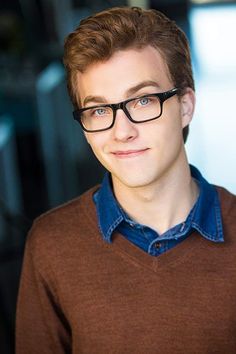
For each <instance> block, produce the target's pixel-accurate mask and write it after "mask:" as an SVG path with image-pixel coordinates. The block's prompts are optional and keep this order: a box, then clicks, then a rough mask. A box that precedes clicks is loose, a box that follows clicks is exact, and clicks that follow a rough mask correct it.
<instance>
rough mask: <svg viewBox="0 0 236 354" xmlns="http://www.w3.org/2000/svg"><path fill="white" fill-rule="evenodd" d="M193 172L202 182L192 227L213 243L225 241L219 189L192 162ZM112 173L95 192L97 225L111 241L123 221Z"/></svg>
mask: <svg viewBox="0 0 236 354" xmlns="http://www.w3.org/2000/svg"><path fill="white" fill-rule="evenodd" d="M190 169H191V175H192V177H193V178H194V179H195V180H196V181H197V183H198V185H199V196H198V200H197V202H196V205H195V208H194V209H195V212H194V214H193V217H192V222H191V226H192V228H194V229H196V230H197V231H198V232H199V233H200V234H201V235H202V236H203V237H205V238H206V239H208V240H210V241H214V242H223V241H224V237H223V228H222V218H221V210H220V201H219V197H218V193H217V190H216V188H215V187H214V186H213V185H211V184H210V183H208V182H207V181H206V180H205V179H204V178H203V176H202V175H201V173H200V172H199V171H198V169H197V168H196V167H194V166H192V165H190ZM111 185H112V183H111V179H110V174H109V173H108V172H107V173H106V174H105V176H104V179H103V182H102V185H101V187H100V189H99V190H98V191H97V192H96V193H95V194H94V202H95V205H96V210H97V215H98V224H99V228H100V230H101V233H102V236H103V238H104V239H105V240H106V241H107V242H111V241H112V233H113V231H114V230H115V229H116V228H117V226H118V225H119V224H120V223H121V222H122V221H123V220H124V218H125V213H124V212H122V210H121V207H120V205H119V204H118V202H117V200H116V199H115V196H114V194H113V190H112V187H111Z"/></svg>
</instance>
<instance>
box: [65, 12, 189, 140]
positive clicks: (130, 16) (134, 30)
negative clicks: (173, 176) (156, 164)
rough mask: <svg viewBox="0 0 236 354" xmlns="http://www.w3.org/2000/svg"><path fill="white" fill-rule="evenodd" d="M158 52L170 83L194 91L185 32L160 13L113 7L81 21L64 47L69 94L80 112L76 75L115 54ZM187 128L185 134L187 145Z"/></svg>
mask: <svg viewBox="0 0 236 354" xmlns="http://www.w3.org/2000/svg"><path fill="white" fill-rule="evenodd" d="M147 45H151V46H152V47H154V48H156V49H158V51H159V52H160V54H161V55H162V56H163V58H164V60H165V62H166V64H167V67H168V70H169V75H170V79H171V80H172V81H173V84H174V86H175V87H178V88H180V89H182V90H181V92H182V94H183V92H184V89H185V88H186V87H190V88H192V89H193V90H194V80H193V74H192V66H191V57H190V50H189V44H188V40H187V38H186V35H185V34H184V32H183V31H182V30H181V29H180V28H179V27H178V26H177V25H176V24H175V22H173V21H171V20H170V19H168V18H167V17H166V16H165V15H163V14H162V13H161V12H159V11H157V10H144V9H141V8H138V7H119V8H118V7H114V8H111V9H108V10H105V11H102V12H99V13H97V14H95V15H94V16H90V17H88V18H86V19H84V20H82V21H81V23H80V25H79V27H78V28H77V29H76V30H75V31H74V32H72V33H70V34H69V35H68V37H67V38H66V40H65V46H64V49H65V51H64V65H65V68H66V70H67V85H68V91H69V94H70V97H71V100H72V103H73V105H74V107H75V108H78V102H79V98H78V89H77V80H76V74H77V72H78V71H80V72H84V71H85V70H86V69H87V68H88V66H89V65H91V64H94V63H96V62H101V61H106V60H108V59H109V58H110V57H111V56H112V55H113V54H114V53H115V52H116V51H118V50H124V49H128V48H143V47H145V46H147ZM187 135H188V127H185V128H184V130H183V137H184V141H186V138H187Z"/></svg>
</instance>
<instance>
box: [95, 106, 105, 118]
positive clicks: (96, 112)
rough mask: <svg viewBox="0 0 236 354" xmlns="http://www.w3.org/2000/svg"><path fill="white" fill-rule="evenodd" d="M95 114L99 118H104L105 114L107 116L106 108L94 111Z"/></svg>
mask: <svg viewBox="0 0 236 354" xmlns="http://www.w3.org/2000/svg"><path fill="white" fill-rule="evenodd" d="M94 114H96V115H98V116H102V115H103V114H106V109H105V108H98V109H96V110H95V111H94Z"/></svg>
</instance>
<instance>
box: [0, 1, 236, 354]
mask: <svg viewBox="0 0 236 354" xmlns="http://www.w3.org/2000/svg"><path fill="white" fill-rule="evenodd" d="M120 5H129V6H142V7H145V8H149V7H151V8H156V9H158V10H161V11H162V12H164V13H165V14H166V15H168V16H169V17H170V18H172V19H173V20H175V21H176V22H177V23H178V24H179V26H180V27H181V28H182V29H183V30H184V31H185V32H186V34H187V36H188V38H189V40H190V44H191V50H192V58H193V66H194V74H195V81H196V92H197V108H196V112H195V117H194V120H193V122H192V124H191V128H190V135H189V138H188V141H187V144H186V146H187V151H188V155H189V160H190V162H191V163H193V164H195V165H196V166H197V167H198V168H200V170H201V171H202V172H203V173H204V175H205V176H206V177H207V178H208V179H209V181H211V182H212V183H215V184H220V185H224V186H225V187H226V188H227V189H229V190H230V191H231V192H234V193H236V178H235V169H236V143H235V139H236V119H235V118H236V106H235V104H234V102H235V97H236V87H235V82H236V48H235V38H234V37H235V34H236V1H210V0H208V1H204V0H195V1H194V0H192V1H187V0H186V1H184V0H149V1H147V0H146V1H145V0H143V1H141V0H139V1H138V0H136V1H135V0H133V1H131V0H130V1H123V0H110V1H108V0H107V1H105V0H96V1H91V0H1V2H0V352H1V354H13V353H14V322H15V308H16V298H17V290H18V285H19V276H20V271H21V264H22V257H23V249H24V243H25V238H26V235H27V232H28V230H29V228H30V227H31V225H32V221H33V219H34V218H35V217H37V216H38V215H40V214H41V213H43V212H44V211H46V210H48V209H49V208H52V207H55V206H57V205H59V204H61V203H63V202H65V201H67V200H69V199H71V198H73V197H75V196H77V195H79V194H81V193H82V192H83V191H85V190H86V189H88V188H89V187H90V186H92V185H94V184H96V183H99V182H100V181H101V178H102V176H103V173H104V171H103V168H102V167H101V166H100V165H99V164H98V162H97V161H96V160H95V158H94V157H93V155H92V153H91V151H90V149H89V147H88V145H87V144H86V142H85V139H84V137H83V134H82V132H81V130H80V127H79V125H78V123H76V122H75V121H73V119H72V114H71V112H72V106H71V104H70V102H69V98H68V95H67V92H66V83H65V72H64V69H63V65H62V55H63V42H64V38H65V36H66V35H67V34H68V33H69V32H70V31H72V30H73V29H74V28H75V27H76V26H77V25H78V24H79V22H80V20H81V19H82V18H84V17H86V16H88V15H90V14H92V13H94V12H96V11H99V10H102V9H105V8H107V7H113V6H120Z"/></svg>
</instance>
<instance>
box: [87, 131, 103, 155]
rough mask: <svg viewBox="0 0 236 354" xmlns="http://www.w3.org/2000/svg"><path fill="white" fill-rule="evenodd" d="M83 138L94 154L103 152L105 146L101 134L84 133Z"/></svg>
mask: <svg viewBox="0 0 236 354" xmlns="http://www.w3.org/2000/svg"><path fill="white" fill-rule="evenodd" d="M85 138H86V140H87V143H88V144H89V145H90V147H91V149H92V150H93V151H94V153H95V154H96V152H98V153H99V152H100V151H102V150H103V148H104V145H105V139H104V137H103V133H92V134H89V133H85Z"/></svg>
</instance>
